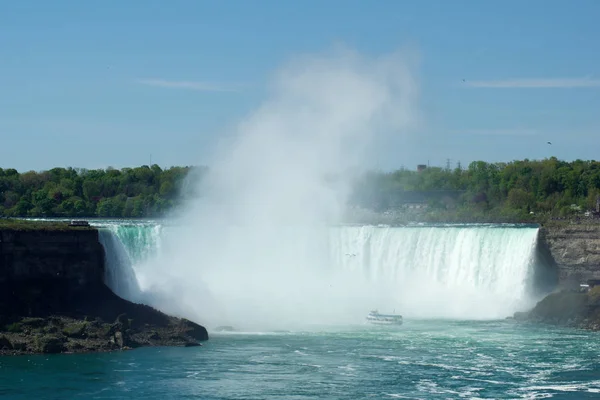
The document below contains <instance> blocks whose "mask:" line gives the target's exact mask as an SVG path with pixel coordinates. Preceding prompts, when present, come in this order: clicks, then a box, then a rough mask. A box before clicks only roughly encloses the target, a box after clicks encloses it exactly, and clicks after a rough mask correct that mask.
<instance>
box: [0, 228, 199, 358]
mask: <svg viewBox="0 0 600 400" xmlns="http://www.w3.org/2000/svg"><path fill="white" fill-rule="evenodd" d="M65 225H66V224H65ZM104 258H105V254H104V249H103V247H102V245H101V244H100V242H99V241H98V231H97V230H96V229H92V228H73V229H68V228H62V229H39V228H37V229H25V230H23V229H11V228H4V227H0V354H23V353H40V352H42V353H57V352H85V351H106V350H118V349H125V348H133V347H139V346H164V345H178V346H194V345H199V343H198V341H202V340H207V339H208V334H207V332H206V329H205V328H204V327H202V326H200V325H198V324H195V323H193V322H191V321H187V320H185V319H179V318H174V317H170V316H167V315H165V314H163V313H161V312H159V311H157V310H155V309H153V308H151V307H148V306H145V305H141V304H133V303H131V302H129V301H126V300H124V299H122V298H120V297H118V296H116V295H115V294H114V293H113V292H112V291H111V290H110V289H109V288H108V287H107V286H106V285H105V284H104V281H103V279H104Z"/></svg>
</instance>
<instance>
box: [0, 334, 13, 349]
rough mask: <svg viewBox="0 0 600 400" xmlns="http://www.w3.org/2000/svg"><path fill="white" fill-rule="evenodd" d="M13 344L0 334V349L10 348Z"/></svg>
mask: <svg viewBox="0 0 600 400" xmlns="http://www.w3.org/2000/svg"><path fill="white" fill-rule="evenodd" d="M12 349H13V345H12V343H11V342H10V340H8V338H7V337H6V336H0V350H12Z"/></svg>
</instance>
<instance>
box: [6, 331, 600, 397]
mask: <svg viewBox="0 0 600 400" xmlns="http://www.w3.org/2000/svg"><path fill="white" fill-rule="evenodd" d="M599 339H600V336H599V335H598V334H596V333H591V332H585V331H577V330H570V329H556V328H549V327H545V326H532V325H521V324H517V323H514V322H511V321H496V322H456V321H454V322H452V321H411V320H408V321H406V322H405V324H404V325H403V326H402V327H400V328H386V327H383V328H375V329H373V328H367V327H364V326H360V327H354V328H346V329H337V330H333V329H328V330H324V331H320V332H319V331H314V332H287V333H285V332H283V333H254V334H251V333H236V334H221V335H217V334H213V335H212V336H211V339H210V340H209V341H208V342H206V343H205V345H204V346H203V347H199V348H145V349H137V350H133V351H127V352H117V353H110V354H88V355H53V356H20V357H3V358H0V398H2V399H72V398H82V399H122V398H128V399H161V400H166V399H207V400H210V399H214V400H216V399H295V400H299V399H364V398H373V399H385V398H421V399H437V398H440V399H442V398H528V399H534V398H550V397H552V398H558V399H585V398H600V358H599V355H600V340H599Z"/></svg>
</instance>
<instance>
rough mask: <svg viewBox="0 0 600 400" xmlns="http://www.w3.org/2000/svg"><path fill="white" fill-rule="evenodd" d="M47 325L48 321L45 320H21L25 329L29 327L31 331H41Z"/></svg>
mask: <svg viewBox="0 0 600 400" xmlns="http://www.w3.org/2000/svg"><path fill="white" fill-rule="evenodd" d="M47 324H48V321H46V320H45V319H44V318H23V319H22V320H21V325H23V327H24V328H25V327H27V328H31V329H39V328H43V327H44V326H46V325H47Z"/></svg>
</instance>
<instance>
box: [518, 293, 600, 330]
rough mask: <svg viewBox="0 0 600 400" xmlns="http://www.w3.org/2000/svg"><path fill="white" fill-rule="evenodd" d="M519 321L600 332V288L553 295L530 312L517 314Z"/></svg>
mask: <svg viewBox="0 0 600 400" xmlns="http://www.w3.org/2000/svg"><path fill="white" fill-rule="evenodd" d="M514 318H515V319H516V320H519V321H530V322H536V323H545V324H552V325H557V326H567V327H573V328H583V329H591V330H600V287H595V288H594V289H592V290H590V291H589V292H587V293H582V292H577V291H573V290H562V291H559V292H555V293H551V294H549V295H548V296H546V297H545V298H544V299H542V300H541V301H540V302H538V303H537V304H536V306H535V307H534V308H533V309H532V310H531V311H528V312H518V313H515V315H514Z"/></svg>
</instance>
